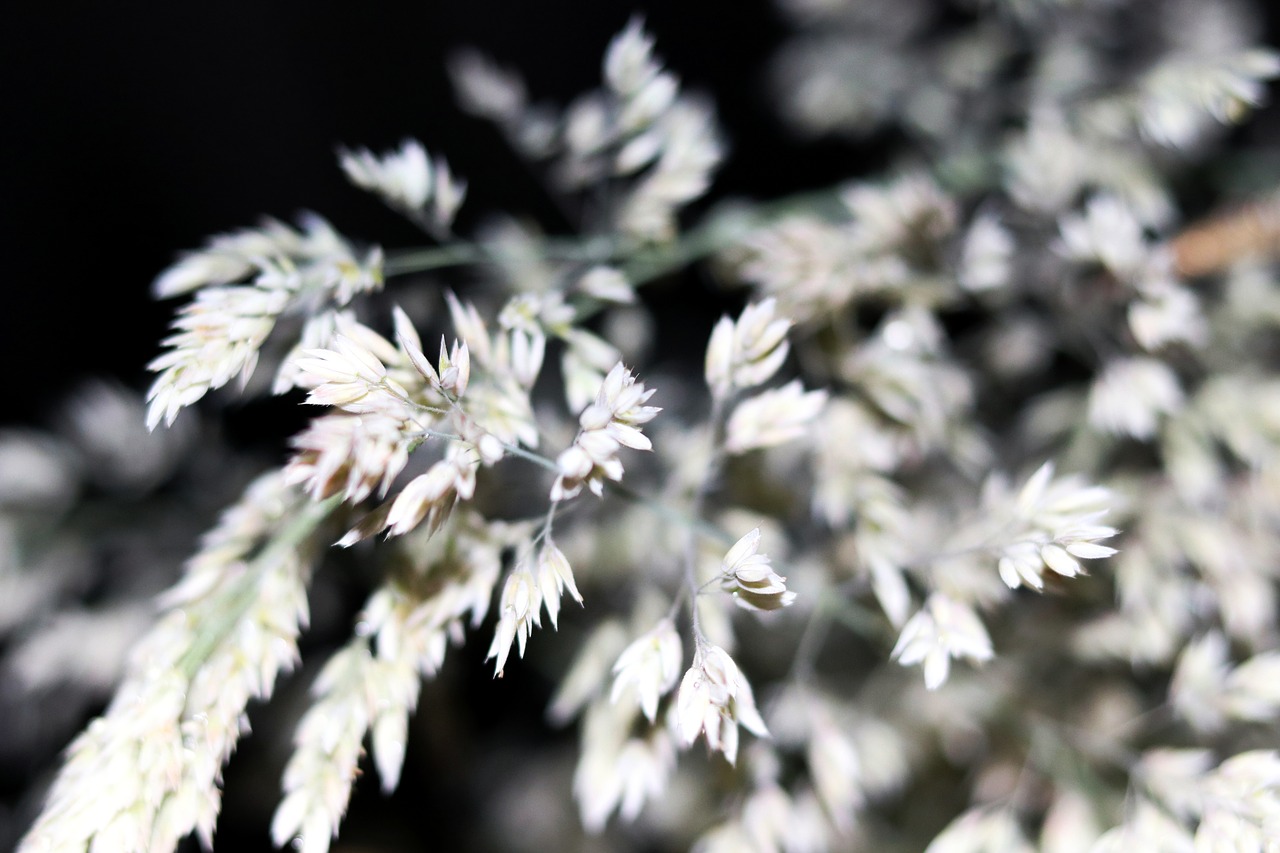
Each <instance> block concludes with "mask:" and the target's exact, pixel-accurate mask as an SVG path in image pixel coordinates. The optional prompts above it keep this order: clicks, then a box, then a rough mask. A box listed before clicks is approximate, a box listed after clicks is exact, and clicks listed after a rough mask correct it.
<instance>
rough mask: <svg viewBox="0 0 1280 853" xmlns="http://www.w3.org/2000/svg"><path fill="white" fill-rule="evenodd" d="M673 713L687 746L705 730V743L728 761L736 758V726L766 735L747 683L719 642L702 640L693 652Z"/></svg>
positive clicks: (732, 761) (765, 728)
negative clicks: (714, 644) (705, 642)
mask: <svg viewBox="0 0 1280 853" xmlns="http://www.w3.org/2000/svg"><path fill="white" fill-rule="evenodd" d="M675 714H676V721H677V728H678V731H679V734H680V742H681V743H683V744H684V745H685V746H690V745H691V744H692V743H693V742H694V741H695V740H697V739H698V735H700V734H705V735H706V737H707V746H708V747H710V748H711V749H713V750H716V751H718V752H722V753H724V757H725V758H726V759H727V760H728V761H729V763H730V764H733V763H734V762H735V761H737V758H738V726H742V727H744V728H745V729H747V730H748V731H750V732H751V733H752V734H754V735H756V736H758V737H768V736H769V729H768V727H766V726H765V724H764V718H762V717H761V716H760V712H759V711H758V710H756V701H755V697H754V696H753V695H752V693H751V685H750V684H748V683H747V679H746V677H745V676H743V674H742V672H741V670H739V669H738V665H737V664H736V663H734V662H733V658H731V657H729V653H728V652H726V651H725V650H724V649H722V648H720V647H719V646H713V645H709V644H704V645H700V646H699V647H698V648H697V650H696V651H695V652H694V654H693V666H691V667H689V669H688V670H687V671H686V672H685V674H684V678H682V679H681V680H680V693H679V695H678V697H677V699H676V710H675Z"/></svg>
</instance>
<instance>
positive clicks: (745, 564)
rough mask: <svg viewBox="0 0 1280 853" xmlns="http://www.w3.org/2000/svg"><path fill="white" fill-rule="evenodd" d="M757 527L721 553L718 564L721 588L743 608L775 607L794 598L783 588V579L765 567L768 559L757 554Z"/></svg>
mask: <svg viewBox="0 0 1280 853" xmlns="http://www.w3.org/2000/svg"><path fill="white" fill-rule="evenodd" d="M759 549H760V528H758V527H757V528H755V529H754V530H752V531H750V532H749V533H747V534H746V535H745V536H743V537H742V538H741V539H739V540H738V541H737V542H736V543H735V544H734V546H733V547H732V548H730V549H729V552H728V553H727V554H725V556H724V560H723V561H722V562H721V565H720V584H721V587H722V588H723V589H724V590H725V591H726V592H729V593H731V594H732V595H733V600H734V602H735V603H736V604H737V605H738V606H739V607H742V608H744V609H746V610H777V609H778V608H780V607H787V606H788V605H790V604H791V603H792V602H794V601H795V600H796V594H795V593H794V592H790V591H788V590H787V584H786V581H787V579H786V578H784V577H782V576H781V575H779V574H778V573H777V572H775V571H774V570H773V569H772V568H770V566H769V558H768V556H766V555H765V554H761V553H759Z"/></svg>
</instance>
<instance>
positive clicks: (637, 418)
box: [551, 362, 662, 502]
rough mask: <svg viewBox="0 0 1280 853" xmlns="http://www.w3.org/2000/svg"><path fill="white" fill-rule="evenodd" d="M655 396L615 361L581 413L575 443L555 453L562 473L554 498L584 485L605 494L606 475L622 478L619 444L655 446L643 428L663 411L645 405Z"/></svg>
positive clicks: (636, 447) (566, 495)
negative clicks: (593, 396) (593, 397)
mask: <svg viewBox="0 0 1280 853" xmlns="http://www.w3.org/2000/svg"><path fill="white" fill-rule="evenodd" d="M652 396H653V389H652V388H645V386H644V383H642V382H637V381H636V379H635V377H634V376H633V375H632V374H631V371H630V370H628V369H627V368H626V367H625V366H623V364H622V362H618V363H617V364H616V365H614V368H613V369H612V370H610V371H609V375H608V376H606V377H605V378H604V382H603V383H601V385H600V390H599V391H598V392H597V393H596V399H595V402H594V403H592V404H591V405H590V406H587V408H586V409H584V410H583V411H582V414H581V415H580V416H579V418H578V424H579V427H580V429H579V431H578V435H577V437H576V438H575V439H574V441H573V445H572V446H570V447H569V448H568V449H566V450H565V451H564V452H563V453H561V454H560V456H559V457H558V458H557V459H556V468H557V470H558V471H559V475H558V476H557V477H556V480H555V483H554V484H552V486H551V500H552V501H554V502H558V501H562V500H566V499H567V498H571V497H574V496H575V495H577V494H578V493H579V492H581V491H582V487H583V486H584V485H585V486H586V487H587V488H589V489H590V490H591V491H592V492H593V493H595V494H596V495H602V494H604V481H605V480H606V479H608V480H614V481H618V480H621V479H622V461H621V460H620V459H619V458H618V451H619V450H621V449H622V448H623V447H630V448H632V449H634V450H649V449H651V448H652V447H653V444H652V442H650V441H649V439H648V437H646V436H645V435H644V433H642V432H641V431H640V427H641V426H642V425H644V424H646V423H648V422H649V421H651V420H653V418H654V416H655V415H657V414H658V412H660V411H662V410H661V409H660V408H658V407H657V406H646V405H644V403H645V402H646V401H647V400H648V399H649V398H650V397H652Z"/></svg>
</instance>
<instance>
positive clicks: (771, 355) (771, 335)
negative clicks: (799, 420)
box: [706, 299, 791, 398]
mask: <svg viewBox="0 0 1280 853" xmlns="http://www.w3.org/2000/svg"><path fill="white" fill-rule="evenodd" d="M777 305H778V302H777V300H776V299H765V300H763V301H761V302H758V303H755V304H753V305H748V306H747V307H746V308H745V309H743V311H742V314H741V316H739V317H738V320H737V322H734V321H733V320H730V319H729V318H728V317H721V318H720V321H719V322H718V323H716V325H715V328H714V329H712V331H711V340H710V341H709V342H708V343H707V359H706V362H707V363H706V377H707V385H709V386H710V387H711V393H712V394H713V395H714V396H716V397H720V398H724V397H727V396H728V395H729V392H730V391H733V390H735V389H744V388H752V387H755V386H756V385H760V384H763V383H765V382H768V381H769V380H770V379H771V378H773V375H774V374H775V373H777V372H778V368H780V367H781V366H782V363H783V362H784V361H786V359H787V353H788V352H789V351H790V344H788V343H787V332H788V330H790V328H791V321H790V320H788V319H786V318H780V317H776V316H775V312H776V310H777Z"/></svg>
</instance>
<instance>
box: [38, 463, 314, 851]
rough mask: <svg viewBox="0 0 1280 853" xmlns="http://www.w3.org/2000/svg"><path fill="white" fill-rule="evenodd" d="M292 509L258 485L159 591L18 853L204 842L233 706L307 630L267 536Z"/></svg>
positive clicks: (278, 537)
mask: <svg viewBox="0 0 1280 853" xmlns="http://www.w3.org/2000/svg"><path fill="white" fill-rule="evenodd" d="M315 511H316V510H315V508H311V509H310V512H312V513H314V512H315ZM299 512H301V513H303V515H304V517H305V514H306V512H308V510H306V509H304V508H303V507H302V506H301V504H300V502H299V501H298V499H297V497H296V496H294V495H292V494H291V493H290V492H289V491H288V490H287V489H286V488H285V487H284V485H283V483H282V481H281V479H280V477H279V476H277V475H268V476H266V477H264V478H262V479H261V480H259V481H258V482H256V483H255V484H254V485H253V486H252V487H251V488H250V490H249V491H248V493H247V494H246V496H245V498H244V500H243V501H242V502H241V504H240V505H238V506H236V507H234V508H233V509H231V510H230V511H228V512H227V513H226V515H225V516H224V518H223V520H222V522H221V524H220V525H219V526H218V527H217V528H216V529H215V530H214V531H212V532H211V533H210V534H209V536H208V537H207V538H206V540H205V543H204V547H203V549H202V550H201V551H200V553H198V554H197V555H196V556H195V558H193V559H192V561H191V563H190V565H189V567H188V570H187V574H186V576H185V577H184V579H183V580H182V581H181V582H180V583H179V584H178V585H177V586H175V587H174V588H173V589H172V590H171V591H170V592H169V593H167V594H166V595H165V597H164V599H163V602H164V604H165V607H166V611H165V613H164V615H163V616H162V618H161V619H160V620H159V621H158V622H157V624H156V625H155V627H154V628H152V629H151V631H150V632H149V633H148V634H147V635H146V636H145V637H143V639H142V640H141V641H140V643H139V644H138V646H137V647H136V648H135V649H134V652H133V654H132V657H131V660H130V663H129V667H128V672H127V673H126V675H125V679H124V682H123V684H122V685H121V686H120V688H119V689H118V690H117V693H116V697H115V699H114V700H113V701H112V703H111V705H110V706H109V707H108V708H107V710H106V712H105V713H104V714H103V716H102V717H100V718H99V719H98V720H96V721H95V722H94V723H93V724H92V725H90V726H89V727H88V728H87V729H86V730H85V731H84V733H83V734H81V735H80V737H79V738H77V739H76V741H75V742H74V743H73V744H72V745H71V748H70V751H69V753H68V757H67V762H66V764H65V766H64V767H63V770H62V772H61V773H60V774H59V776H58V778H57V780H56V781H55V783H54V785H53V788H52V790H51V791H50V793H49V798H48V803H47V805H46V807H45V810H44V812H43V814H42V816H41V818H40V819H39V820H38V821H37V822H36V824H35V826H34V827H32V829H31V831H30V832H29V833H28V834H27V836H26V838H25V839H24V840H23V843H22V845H21V847H20V848H19V849H21V850H22V851H24V853H34V851H39V850H73V849H79V850H90V849H92V850H119V851H124V853H130V851H132V852H133V853H143V851H165V850H173V849H174V848H175V847H176V846H177V844H178V842H179V841H180V840H181V839H182V838H183V837H184V836H186V835H188V834H189V833H191V832H193V831H194V832H196V833H198V834H199V836H200V837H201V839H202V840H203V842H204V844H205V845H206V846H211V845H212V839H213V831H214V824H215V822H216V820H217V816H218V811H219V808H220V805H221V791H220V788H219V785H220V782H221V778H222V766H223V764H224V763H225V762H226V760H227V759H228V758H229V757H230V755H231V752H232V751H233V750H234V749H235V745H236V742H237V741H238V740H239V738H240V735H241V734H242V733H243V732H244V731H245V730H246V728H247V722H246V717H245V709H246V706H247V705H248V703H249V700H250V699H266V698H269V697H270V695H271V692H272V689H273V687H274V685H275V680H276V677H277V676H278V675H279V674H280V673H281V672H283V671H288V670H289V669H291V668H292V667H293V665H294V663H295V660H296V657H297V636H298V633H299V630H300V628H301V626H302V625H303V624H305V622H306V620H307V614H308V610H307V599H306V581H307V576H308V574H309V564H308V562H307V560H306V559H305V558H304V554H303V553H302V552H301V551H299V549H297V548H296V547H292V548H291V547H288V544H291V543H287V538H288V536H287V534H284V533H281V532H280V528H281V527H282V525H287V524H288V523H289V520H292V521H293V522H294V523H297V520H296V519H291V517H292V516H294V514H295V513H299ZM304 526H306V525H304ZM306 527H307V529H309V526H306ZM285 529H286V530H287V526H286V527H285ZM273 537H275V539H273ZM273 546H275V547H273ZM255 553H256V554H257V556H253V555H254V554H255Z"/></svg>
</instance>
